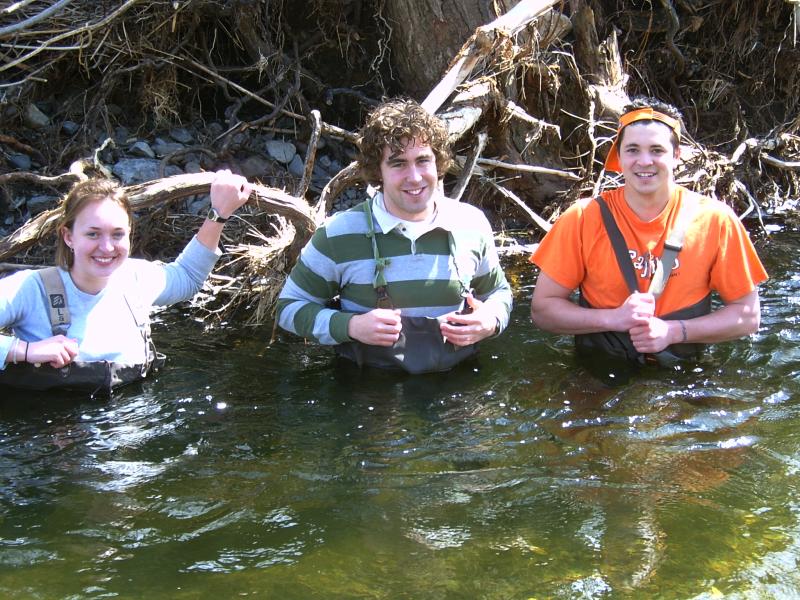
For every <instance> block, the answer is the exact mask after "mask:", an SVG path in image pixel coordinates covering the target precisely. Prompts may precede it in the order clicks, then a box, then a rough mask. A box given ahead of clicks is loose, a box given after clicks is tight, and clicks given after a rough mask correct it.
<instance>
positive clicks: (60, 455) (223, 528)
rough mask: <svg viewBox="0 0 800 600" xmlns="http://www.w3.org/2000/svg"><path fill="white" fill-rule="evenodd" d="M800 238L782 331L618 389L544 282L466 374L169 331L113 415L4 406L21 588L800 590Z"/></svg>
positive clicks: (9, 532) (9, 402)
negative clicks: (580, 342)
mask: <svg viewBox="0 0 800 600" xmlns="http://www.w3.org/2000/svg"><path fill="white" fill-rule="evenodd" d="M799 246H800V237H798V236H797V235H795V234H790V233H782V234H780V235H778V236H776V239H773V240H772V241H771V242H770V244H769V245H768V247H767V248H766V249H765V250H762V253H763V254H764V255H765V257H766V262H767V263H768V267H769V270H770V272H771V274H772V276H773V279H772V280H771V281H770V282H769V284H768V286H767V287H766V289H764V290H763V314H764V318H763V327H762V330H761V332H760V333H759V334H758V335H757V336H754V337H753V338H752V339H749V340H742V341H740V342H736V343H731V344H721V345H719V346H716V347H714V349H713V350H712V351H711V352H709V353H708V355H707V356H706V357H705V358H704V360H703V361H702V363H701V364H699V365H697V366H695V367H693V368H690V369H676V370H668V371H657V370H651V369H645V370H643V371H639V372H636V373H633V374H631V373H617V372H615V371H613V369H611V370H605V371H603V372H601V373H600V374H599V375H600V377H597V376H593V375H592V371H596V370H597V368H598V365H597V364H592V365H586V364H581V363H578V362H576V359H575V358H574V356H573V353H572V349H571V344H570V342H569V340H567V339H561V338H556V337H552V336H547V335H544V334H541V333H540V332H537V331H534V330H533V328H532V327H531V326H530V324H529V320H528V315H527V302H528V299H529V297H530V292H531V282H532V277H531V276H530V274H528V275H523V276H522V277H521V279H520V284H519V289H518V290H517V292H518V293H517V302H518V307H517V309H516V311H515V314H514V317H513V323H512V327H511V329H510V330H509V331H508V332H507V333H506V334H505V335H503V336H502V337H500V338H498V339H496V340H490V341H489V342H488V343H487V344H486V345H485V347H484V349H483V352H482V356H481V357H480V359H479V361H478V362H477V363H472V364H468V365H461V366H460V367H458V368H457V369H456V370H455V371H453V372H451V373H447V374H440V375H429V376H421V377H407V376H402V375H397V374H390V373H381V372H368V371H365V372H363V373H360V372H358V371H357V370H355V369H353V368H352V367H349V366H348V365H344V364H341V363H338V362H335V361H332V360H331V358H330V356H329V354H327V352H326V351H324V350H322V349H319V348H317V347H315V346H309V345H305V344H303V343H302V342H300V341H297V340H295V339H289V338H286V339H282V340H280V341H278V342H277V343H276V344H274V345H273V346H271V347H266V345H265V340H266V339H268V337H269V334H270V332H269V330H267V329H265V330H262V331H255V332H254V331H251V330H244V331H238V332H230V331H228V332H222V333H217V334H214V335H212V336H208V335H206V336H201V333H200V331H201V328H200V326H198V325H196V324H192V323H188V322H186V321H182V320H180V319H174V318H167V319H166V322H165V323H164V324H161V325H160V326H158V327H157V332H156V335H157V339H158V340H160V341H161V349H162V350H165V351H166V352H167V353H168V355H169V356H170V360H169V361H168V366H167V368H166V370H165V371H163V372H162V373H161V374H159V375H158V376H157V377H155V378H153V379H151V380H149V381H147V382H144V383H143V384H141V385H139V386H136V387H132V388H129V389H126V390H123V391H122V393H120V394H118V395H116V396H115V397H113V398H112V399H111V400H109V401H104V402H100V401H88V400H83V399H81V398H76V397H68V396H64V397H59V396H54V395H39V396H36V395H34V396H22V395H14V396H13V397H6V398H3V399H2V400H0V411H2V412H0V476H2V485H1V486H0V594H2V596H3V597H20V598H29V597H30V598H99V597H110V596H118V597H123V598H143V597H148V598H200V597H208V598H212V597H225V598H227V597H235V596H255V597H277V598H322V597H324V598H329V597H332V598H398V597H399V598H442V597H452V598H553V597H555V598H639V597H662V598H716V597H722V596H723V595H729V596H731V597H759V598H761V597H781V598H782V597H792V596H795V595H796V591H795V590H796V588H797V587H798V583H800V582H799V581H798V579H799V578H798V576H797V575H796V571H797V565H796V560H797V558H796V557H797V556H799V555H800V547H799V546H800V506H799V505H798V502H797V501H796V499H797V498H798V493H797V492H798V489H797V488H798V484H797V474H798V472H799V471H800V434H798V433H797V430H798V427H797V426H796V425H797V423H798V410H800V403H799V402H798V397H797V396H798V394H797V392H798V387H800V386H799V383H798V373H799V372H800V369H798V365H799V364H800V361H798V352H800V350H798V345H797V338H798V335H800V334H798V332H797V320H798V318H800V310H798V302H799V300H798V297H799V296H800V294H798V291H800V275H798V274H797V273H795V271H796V270H797V267H796V259H795V256H796V254H797V250H798V247H799ZM597 374H598V373H595V375H597ZM609 382H610V383H612V384H613V385H608V384H609Z"/></svg>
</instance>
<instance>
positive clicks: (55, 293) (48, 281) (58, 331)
mask: <svg viewBox="0 0 800 600" xmlns="http://www.w3.org/2000/svg"><path fill="white" fill-rule="evenodd" d="M38 274H39V277H40V278H41V279H42V283H44V294H45V304H47V308H48V311H49V315H50V328H51V329H52V331H53V335H67V330H68V329H69V325H70V323H71V322H72V318H71V316H70V314H69V306H67V292H66V290H65V289H64V282H63V281H61V275H60V274H59V272H58V267H46V268H44V269H41V270H40V271H38Z"/></svg>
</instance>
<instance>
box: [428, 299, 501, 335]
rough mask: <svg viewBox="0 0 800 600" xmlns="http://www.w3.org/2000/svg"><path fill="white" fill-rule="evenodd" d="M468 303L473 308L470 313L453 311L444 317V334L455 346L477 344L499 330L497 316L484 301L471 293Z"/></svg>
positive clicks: (442, 329) (442, 328)
mask: <svg viewBox="0 0 800 600" xmlns="http://www.w3.org/2000/svg"><path fill="white" fill-rule="evenodd" d="M467 304H469V306H470V307H471V308H472V312H471V313H470V314H468V315H460V314H458V313H457V312H451V313H448V314H446V315H444V316H443V317H442V319H443V321H442V324H441V327H440V328H441V331H442V336H443V337H444V338H446V339H447V341H448V342H450V343H451V344H453V345H454V346H469V345H470V344H476V343H478V342H480V341H481V340H482V339H485V338H487V337H489V336H490V335H494V333H495V331H496V330H497V316H496V315H495V314H494V312H493V311H492V310H491V309H489V308H488V307H486V306H485V305H484V303H483V302H481V301H480V300H478V299H477V298H475V297H473V296H472V295H469V296H467Z"/></svg>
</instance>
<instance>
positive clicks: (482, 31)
mask: <svg viewBox="0 0 800 600" xmlns="http://www.w3.org/2000/svg"><path fill="white" fill-rule="evenodd" d="M559 1H560V0H522V2H520V3H519V4H517V5H516V6H515V7H514V8H512V9H511V10H510V11H508V12H507V13H505V14H504V15H502V16H500V17H498V18H497V19H495V20H494V21H492V22H491V23H489V24H488V25H483V26H481V27H478V28H477V29H476V30H475V33H474V34H472V36H471V37H470V38H469V40H467V42H466V43H465V44H464V45H463V46H462V47H461V50H460V51H459V52H458V54H457V55H456V58H455V60H454V62H453V63H451V66H450V68H449V69H448V71H447V73H446V74H445V76H444V77H443V78H442V80H441V81H440V82H439V83H438V84H436V86H435V87H434V88H433V90H432V91H431V93H430V94H428V96H427V98H425V100H423V101H422V106H423V107H424V108H425V109H426V110H427V111H428V112H430V113H435V112H436V111H437V110H439V107H441V106H442V104H444V103H445V101H446V100H447V98H449V97H450V94H452V93H453V91H454V90H455V89H456V88H457V87H458V86H459V85H461V84H462V83H463V82H464V81H465V80H466V79H467V77H469V75H470V73H472V70H473V69H474V68H475V65H477V64H478V61H480V60H481V59H482V58H484V57H485V56H487V55H488V54H489V53H490V52H491V51H492V48H493V47H494V46H495V43H496V42H497V40H498V39H499V38H501V37H507V36H513V35H516V34H517V33H519V32H520V31H522V29H524V28H525V27H526V26H527V25H528V23H530V22H531V21H533V20H534V19H535V18H536V17H538V16H540V15H542V14H544V13H545V12H547V11H548V10H550V9H551V8H553V6H554V5H555V4H557V3H558V2H559Z"/></svg>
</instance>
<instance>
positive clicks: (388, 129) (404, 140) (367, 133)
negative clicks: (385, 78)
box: [356, 98, 453, 186]
mask: <svg viewBox="0 0 800 600" xmlns="http://www.w3.org/2000/svg"><path fill="white" fill-rule="evenodd" d="M410 140H415V141H416V142H417V143H420V142H421V143H423V144H428V145H429V146H430V147H431V150H433V154H434V156H435V157H436V171H437V172H438V174H439V178H440V179H441V178H442V177H444V174H445V173H446V172H447V170H448V169H449V168H450V165H451V164H452V162H453V159H452V157H451V154H450V142H449V141H448V139H447V127H446V126H445V124H444V123H443V122H442V120H441V119H439V118H438V117H437V116H435V115H432V114H431V113H429V112H428V111H427V110H425V109H424V108H422V106H420V104H419V103H418V102H415V101H414V100H409V99H406V98H398V99H395V100H389V101H387V102H384V103H383V104H381V105H380V106H378V107H377V108H375V109H374V110H373V111H372V112H371V113H370V114H369V116H367V121H366V123H364V126H363V127H362V128H361V131H360V132H359V135H358V140H357V142H356V144H357V146H358V164H359V174H360V176H361V178H362V179H363V180H364V181H365V182H366V183H369V184H371V185H374V186H379V185H380V184H381V160H382V158H383V149H384V148H385V147H386V146H389V148H391V150H392V152H402V151H403V149H404V148H405V146H406V144H408V142H409V141H410Z"/></svg>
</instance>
